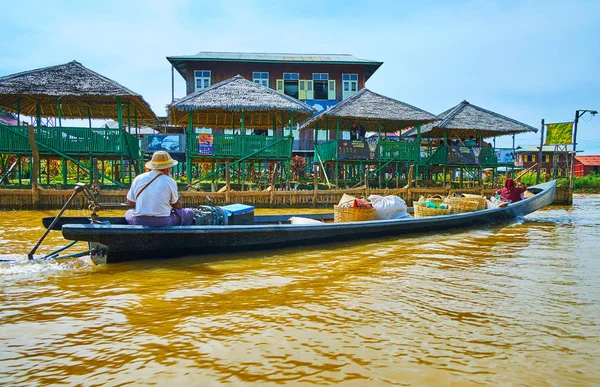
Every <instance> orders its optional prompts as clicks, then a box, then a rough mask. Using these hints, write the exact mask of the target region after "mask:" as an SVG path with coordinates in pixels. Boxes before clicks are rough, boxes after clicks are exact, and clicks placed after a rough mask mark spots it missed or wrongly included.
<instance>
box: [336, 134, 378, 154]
mask: <svg viewBox="0 0 600 387" xmlns="http://www.w3.org/2000/svg"><path fill="white" fill-rule="evenodd" d="M377 143H378V140H377V138H373V137H370V138H368V139H367V140H364V141H363V140H338V160H375V159H376V158H377V154H376V152H377Z"/></svg>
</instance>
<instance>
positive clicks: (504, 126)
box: [404, 101, 537, 138]
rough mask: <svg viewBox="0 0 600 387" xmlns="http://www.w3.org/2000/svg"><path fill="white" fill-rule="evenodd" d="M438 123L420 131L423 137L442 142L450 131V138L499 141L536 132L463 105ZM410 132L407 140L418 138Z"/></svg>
mask: <svg viewBox="0 0 600 387" xmlns="http://www.w3.org/2000/svg"><path fill="white" fill-rule="evenodd" d="M438 118H439V121H437V122H434V123H432V124H429V125H426V126H424V127H422V128H421V135H422V136H424V137H429V138H443V137H444V132H445V131H447V136H448V138H468V137H470V136H474V137H478V135H479V133H480V132H481V135H482V137H484V138H489V137H497V136H505V135H509V134H518V133H525V132H537V129H536V128H534V127H533V126H529V125H527V124H524V123H522V122H519V121H516V120H513V119H512V118H508V117H505V116H503V115H501V114H498V113H494V112H492V111H490V110H486V109H483V108H480V107H479V106H475V105H472V104H470V103H469V102H467V101H462V102H461V103H459V104H458V105H456V106H454V107H453V108H451V109H448V110H446V111H445V112H443V113H441V114H440V115H438ZM415 135H416V130H411V131H410V132H407V133H405V134H404V136H415Z"/></svg>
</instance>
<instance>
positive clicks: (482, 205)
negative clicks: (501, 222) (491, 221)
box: [463, 194, 487, 211]
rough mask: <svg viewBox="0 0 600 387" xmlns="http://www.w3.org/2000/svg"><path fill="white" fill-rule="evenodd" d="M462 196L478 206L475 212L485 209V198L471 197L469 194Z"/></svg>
mask: <svg viewBox="0 0 600 387" xmlns="http://www.w3.org/2000/svg"><path fill="white" fill-rule="evenodd" d="M463 196H464V197H465V198H466V199H469V200H471V201H474V202H477V204H478V206H477V211H479V210H485V209H486V208H487V200H486V198H485V196H480V195H471V194H463Z"/></svg>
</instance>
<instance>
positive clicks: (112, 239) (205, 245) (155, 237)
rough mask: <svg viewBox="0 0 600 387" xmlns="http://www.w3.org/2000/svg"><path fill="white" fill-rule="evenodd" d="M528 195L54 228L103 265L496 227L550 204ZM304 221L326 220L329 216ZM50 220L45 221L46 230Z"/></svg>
mask: <svg viewBox="0 0 600 387" xmlns="http://www.w3.org/2000/svg"><path fill="white" fill-rule="evenodd" d="M529 191H530V192H532V193H534V195H533V196H532V197H530V198H527V199H524V200H521V201H519V202H517V203H512V204H510V205H508V206H506V207H503V208H493V209H487V210H481V211H475V212H468V213H462V214H455V215H443V216H434V217H426V218H414V219H412V218H410V219H400V220H376V221H368V222H351V223H323V224H314V225H313V224H310V225H292V224H289V222H287V219H289V217H290V216H292V215H288V216H266V217H260V216H258V217H256V218H255V223H254V224H253V225H243V226H231V225H230V226H176V227H145V226H132V225H127V224H125V221H124V219H123V218H101V219H100V220H105V221H107V222H105V223H106V224H85V223H89V219H87V218H83V217H74V218H64V219H61V222H60V223H57V224H56V225H55V227H54V228H62V233H63V236H64V237H65V239H68V240H78V241H86V242H89V245H90V250H91V251H92V254H91V255H92V260H93V261H94V262H95V263H96V264H104V263H116V262H124V261H130V260H136V259H150V258H168V257H180V256H186V255H202V254H215V253H223V252H231V251H251V250H257V249H275V248H283V247H292V246H300V245H313V244H323V243H332V242H339V241H344V240H357V239H367V238H376V237H381V236H390V235H399V234H410V233H412V234H414V233H421V232H427V231H439V230H448V229H452V228H460V227H474V226H476V225H481V224H486V223H496V222H502V221H507V220H510V219H514V218H517V217H520V216H524V215H527V214H529V213H532V212H534V211H537V210H539V209H540V208H543V207H545V206H547V205H549V204H551V203H552V202H553V201H554V196H555V192H556V181H551V182H548V183H544V184H540V185H537V186H534V187H530V188H529ZM299 216H302V217H307V216H306V215H299ZM310 217H312V218H321V219H324V218H325V219H326V218H331V215H330V214H329V215H312V216H310ZM51 219H52V218H47V219H45V221H44V223H45V224H46V226H47V225H48V223H49V222H50V221H51ZM109 222H110V224H109ZM286 223H287V224H286Z"/></svg>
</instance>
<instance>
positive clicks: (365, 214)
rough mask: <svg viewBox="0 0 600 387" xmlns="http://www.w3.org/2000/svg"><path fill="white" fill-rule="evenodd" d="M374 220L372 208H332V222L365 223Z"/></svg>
mask: <svg viewBox="0 0 600 387" xmlns="http://www.w3.org/2000/svg"><path fill="white" fill-rule="evenodd" d="M369 220H375V209H374V208H357V207H340V206H333V222H334V223H346V222H366V221H369Z"/></svg>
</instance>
